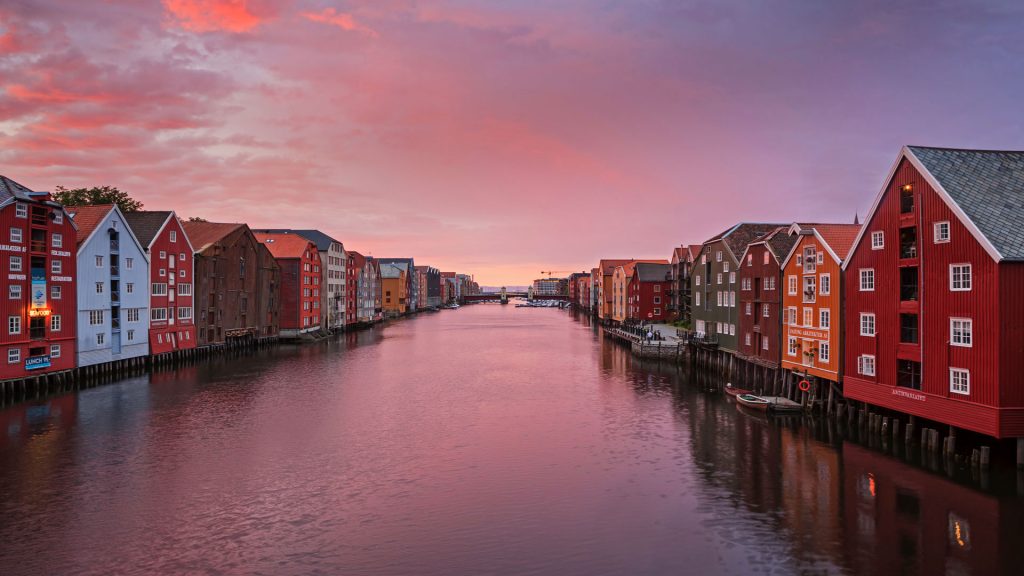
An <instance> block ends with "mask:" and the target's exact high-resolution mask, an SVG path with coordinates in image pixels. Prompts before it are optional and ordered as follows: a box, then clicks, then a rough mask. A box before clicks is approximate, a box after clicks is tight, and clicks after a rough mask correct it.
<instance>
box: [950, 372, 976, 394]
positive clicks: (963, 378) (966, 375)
mask: <svg viewBox="0 0 1024 576" xmlns="http://www.w3.org/2000/svg"><path fill="white" fill-rule="evenodd" d="M949 391H950V392H952V393H953V394H962V395H964V396H970V395H971V371H970V370H967V369H965V368H950V369H949Z"/></svg>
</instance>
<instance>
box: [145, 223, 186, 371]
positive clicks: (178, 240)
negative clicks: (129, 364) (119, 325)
mask: <svg viewBox="0 0 1024 576" xmlns="http://www.w3.org/2000/svg"><path fill="white" fill-rule="evenodd" d="M171 232H174V233H175V241H174V242H171ZM160 254H165V255H166V256H167V257H166V258H160ZM172 255H173V256H174V258H175V265H174V268H173V269H172V268H170V266H169V260H170V257H171V256H172ZM182 257H184V258H182ZM149 262H150V263H149V273H150V283H151V284H167V294H166V295H159V296H158V295H155V294H152V291H151V292H150V307H151V308H167V309H168V313H167V314H168V316H167V320H150V328H149V350H150V353H151V354H162V353H164V352H173V351H174V350H186V349H190V348H195V347H196V345H197V343H196V326H195V311H194V310H193V316H192V318H188V319H179V318H178V310H179V309H180V308H194V307H193V301H194V300H193V298H194V295H195V288H196V287H195V285H194V280H195V278H194V270H193V266H192V262H193V253H192V249H191V248H189V244H188V241H187V240H186V235H185V231H184V230H183V229H182V227H181V223H180V222H179V221H178V218H177V217H176V216H174V215H173V214H172V215H171V216H170V218H169V219H168V222H167V223H166V224H165V225H164V227H163V229H162V230H161V231H160V233H159V234H157V235H156V237H155V238H153V242H152V244H151V245H150V246H149ZM161 268H164V269H165V270H166V271H167V272H166V273H167V276H166V277H161V276H160V269H161ZM182 273H184V275H182ZM172 276H173V278H174V280H173V281H172V280H171V277H172ZM182 284H189V285H192V293H191V294H190V295H186V296H182V295H181V294H180V293H179V292H180V288H179V286H180V285H182ZM172 294H173V295H174V300H173V301H172V300H171V295H172ZM172 315H173V317H172Z"/></svg>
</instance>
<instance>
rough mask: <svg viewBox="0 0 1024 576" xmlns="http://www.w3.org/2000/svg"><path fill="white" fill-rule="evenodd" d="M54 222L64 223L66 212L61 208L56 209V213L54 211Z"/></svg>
mask: <svg viewBox="0 0 1024 576" xmlns="http://www.w3.org/2000/svg"><path fill="white" fill-rule="evenodd" d="M53 223H54V224H63V223H64V212H62V211H60V210H56V211H54V213H53Z"/></svg>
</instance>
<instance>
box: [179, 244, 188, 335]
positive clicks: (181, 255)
mask: <svg viewBox="0 0 1024 576" xmlns="http://www.w3.org/2000/svg"><path fill="white" fill-rule="evenodd" d="M178 261H179V262H184V261H185V253H184V252H182V253H181V254H178ZM186 334H187V332H186Z"/></svg>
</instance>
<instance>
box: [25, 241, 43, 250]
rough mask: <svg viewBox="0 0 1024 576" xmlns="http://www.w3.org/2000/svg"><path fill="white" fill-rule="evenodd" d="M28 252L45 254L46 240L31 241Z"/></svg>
mask: <svg viewBox="0 0 1024 576" xmlns="http://www.w3.org/2000/svg"><path fill="white" fill-rule="evenodd" d="M29 250H31V251H32V252H46V240H41V241H40V240H33V241H32V243H31V245H30V246H29Z"/></svg>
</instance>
